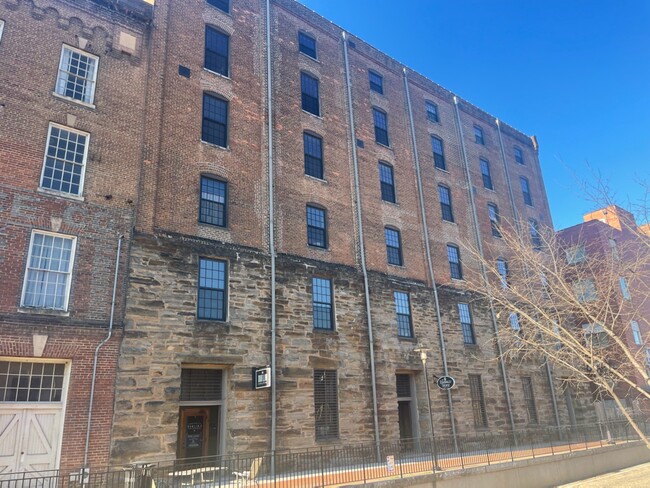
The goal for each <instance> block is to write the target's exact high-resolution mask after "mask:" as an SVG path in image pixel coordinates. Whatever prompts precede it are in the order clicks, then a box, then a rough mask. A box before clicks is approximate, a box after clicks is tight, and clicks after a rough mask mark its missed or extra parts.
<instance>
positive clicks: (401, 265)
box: [386, 263, 406, 269]
mask: <svg viewBox="0 0 650 488" xmlns="http://www.w3.org/2000/svg"><path fill="white" fill-rule="evenodd" d="M386 264H388V266H392V267H393V268H399V269H406V265H404V264H393V263H386Z"/></svg>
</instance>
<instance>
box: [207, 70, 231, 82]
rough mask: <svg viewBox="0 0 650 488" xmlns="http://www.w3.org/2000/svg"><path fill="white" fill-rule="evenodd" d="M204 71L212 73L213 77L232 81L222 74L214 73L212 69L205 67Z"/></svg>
mask: <svg viewBox="0 0 650 488" xmlns="http://www.w3.org/2000/svg"><path fill="white" fill-rule="evenodd" d="M203 71H205V72H207V73H210V74H212V75H215V76H218V77H219V78H223V79H224V80H228V81H232V78H231V77H230V76H226V75H223V74H221V73H218V72H216V71H212V70H211V69H208V68H206V67H205V66H204V67H203Z"/></svg>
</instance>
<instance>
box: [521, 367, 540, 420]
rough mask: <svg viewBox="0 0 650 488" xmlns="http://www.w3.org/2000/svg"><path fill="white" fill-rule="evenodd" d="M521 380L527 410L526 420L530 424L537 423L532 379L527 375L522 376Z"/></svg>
mask: <svg viewBox="0 0 650 488" xmlns="http://www.w3.org/2000/svg"><path fill="white" fill-rule="evenodd" d="M521 380H522V386H523V389H524V400H525V401H526V410H527V411H528V421H529V422H530V423H531V424H537V423H539V421H538V417H537V407H536V406H535V395H534V394H533V380H532V379H531V378H530V377H529V376H524V377H523V378H521Z"/></svg>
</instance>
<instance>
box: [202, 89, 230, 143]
mask: <svg viewBox="0 0 650 488" xmlns="http://www.w3.org/2000/svg"><path fill="white" fill-rule="evenodd" d="M201 140H203V141H205V142H209V143H210V144H215V145H217V146H221V147H227V146H228V102H227V101H226V100H224V99H223V98H219V97H216V96H214V95H208V94H207V93H204V94H203V125H202V128H201Z"/></svg>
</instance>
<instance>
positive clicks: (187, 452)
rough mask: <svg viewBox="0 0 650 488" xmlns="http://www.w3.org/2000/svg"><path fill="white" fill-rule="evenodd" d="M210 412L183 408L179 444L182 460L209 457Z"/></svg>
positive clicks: (204, 409) (201, 409)
mask: <svg viewBox="0 0 650 488" xmlns="http://www.w3.org/2000/svg"><path fill="white" fill-rule="evenodd" d="M209 428H210V411H209V410H208V409H207V408H201V407H198V408H197V407H181V431H180V439H179V443H178V457H179V458H180V459H185V458H195V457H204V456H207V455H208V432H209Z"/></svg>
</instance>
